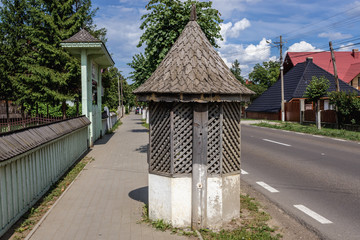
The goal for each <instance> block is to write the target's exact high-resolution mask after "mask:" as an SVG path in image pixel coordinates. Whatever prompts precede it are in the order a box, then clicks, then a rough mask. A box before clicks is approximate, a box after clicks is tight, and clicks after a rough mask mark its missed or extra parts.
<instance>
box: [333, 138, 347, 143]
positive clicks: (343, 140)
mask: <svg viewBox="0 0 360 240" xmlns="http://www.w3.org/2000/svg"><path fill="white" fill-rule="evenodd" d="M332 140H335V141H339V142H346V140H345V139H340V138H332Z"/></svg>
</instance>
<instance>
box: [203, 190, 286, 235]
mask: <svg viewBox="0 0 360 240" xmlns="http://www.w3.org/2000/svg"><path fill="white" fill-rule="evenodd" d="M240 202H241V205H240V206H241V217H240V219H237V220H235V219H234V220H233V221H232V222H231V223H230V225H232V227H231V228H230V229H222V230H220V231H219V232H213V231H211V230H209V229H202V230H201V231H200V232H201V235H202V237H203V238H204V239H209V240H215V239H216V240H218V239H219V240H240V239H241V240H242V239H263V240H278V239H281V237H282V236H281V235H280V234H276V232H275V231H276V229H274V228H271V227H269V226H268V224H267V222H268V221H269V220H270V218H271V217H270V215H269V214H267V213H265V212H264V211H262V210H261V206H260V204H259V203H258V202H256V201H255V199H254V198H251V197H250V196H249V195H240Z"/></svg>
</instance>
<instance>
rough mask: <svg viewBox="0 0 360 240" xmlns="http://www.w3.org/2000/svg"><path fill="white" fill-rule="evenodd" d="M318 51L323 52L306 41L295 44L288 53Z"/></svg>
mask: <svg viewBox="0 0 360 240" xmlns="http://www.w3.org/2000/svg"><path fill="white" fill-rule="evenodd" d="M317 51H321V49H317V48H316V47H314V46H313V45H311V44H310V43H307V42H305V41H301V42H299V43H294V44H293V45H291V46H290V47H289V49H288V52H317Z"/></svg>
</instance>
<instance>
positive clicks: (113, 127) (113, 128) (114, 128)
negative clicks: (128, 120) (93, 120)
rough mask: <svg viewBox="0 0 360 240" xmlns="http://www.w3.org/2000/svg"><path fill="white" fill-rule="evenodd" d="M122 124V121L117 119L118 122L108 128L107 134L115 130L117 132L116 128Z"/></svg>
mask: <svg viewBox="0 0 360 240" xmlns="http://www.w3.org/2000/svg"><path fill="white" fill-rule="evenodd" d="M121 125H122V121H120V120H117V121H116V123H115V124H114V126H112V128H111V129H110V130H107V132H106V134H111V133H113V132H115V130H116V129H117V128H118V127H119V126H121Z"/></svg>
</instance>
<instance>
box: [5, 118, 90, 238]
mask: <svg viewBox="0 0 360 240" xmlns="http://www.w3.org/2000/svg"><path fill="white" fill-rule="evenodd" d="M88 124H90V122H89V121H88V120H87V119H86V118H85V117H80V118H77V119H70V120H65V121H61V122H58V123H53V124H50V125H46V126H40V127H36V128H31V129H27V130H23V131H20V132H15V133H8V134H4V135H3V136H0V144H1V145H2V147H1V149H0V150H1V151H0V237H1V236H2V235H3V234H4V233H5V232H6V231H7V230H8V229H9V228H10V227H11V226H12V225H13V224H14V223H15V222H16V221H17V220H18V219H19V218H20V217H21V216H22V215H23V214H24V213H25V212H26V211H28V210H29V209H30V208H31V207H32V205H33V204H35V203H36V201H38V200H39V199H40V198H41V197H42V196H43V194H44V193H45V192H46V191H47V190H48V189H49V188H50V187H51V185H52V184H54V183H55V182H56V181H57V180H58V179H59V178H60V177H61V176H62V175H63V174H64V173H65V172H66V171H67V170H68V169H69V168H70V167H71V166H72V165H73V164H74V162H75V161H76V160H77V159H79V157H80V156H81V155H82V154H83V153H84V152H85V151H86V150H87V149H88V127H87V126H88ZM14 143H17V144H14Z"/></svg>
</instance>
